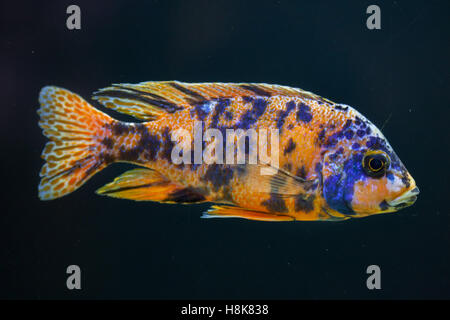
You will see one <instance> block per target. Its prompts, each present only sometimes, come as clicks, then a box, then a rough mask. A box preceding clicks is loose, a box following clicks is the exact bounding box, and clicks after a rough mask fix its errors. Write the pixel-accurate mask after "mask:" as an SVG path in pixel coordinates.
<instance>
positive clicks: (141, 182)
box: [96, 169, 205, 203]
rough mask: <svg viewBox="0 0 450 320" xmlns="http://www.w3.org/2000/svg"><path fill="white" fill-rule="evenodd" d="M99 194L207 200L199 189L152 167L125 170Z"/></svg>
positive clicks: (166, 200)
mask: <svg viewBox="0 0 450 320" xmlns="http://www.w3.org/2000/svg"><path fill="white" fill-rule="evenodd" d="M96 192H97V194H100V195H105V196H109V197H113V198H121V199H129V200H135V201H157V202H167V203H195V202H202V201H205V198H204V197H203V195H201V194H200V193H198V192H197V191H195V190H193V189H191V188H188V187H184V186H180V185H178V184H176V183H173V182H171V181H169V180H167V179H166V178H165V177H164V176H163V175H161V174H160V173H159V172H157V171H154V170H150V169H134V170H130V171H127V172H125V173H124V174H122V175H120V176H119V177H117V178H115V179H114V181H113V182H111V183H108V184H106V185H104V186H103V187H101V188H100V189H98V190H97V191H96Z"/></svg>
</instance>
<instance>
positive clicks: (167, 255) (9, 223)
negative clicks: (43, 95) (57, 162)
mask: <svg viewBox="0 0 450 320" xmlns="http://www.w3.org/2000/svg"><path fill="white" fill-rule="evenodd" d="M69 4H72V1H55V2H54V3H50V2H42V3H37V2H31V1H30V2H23V1H8V2H6V1H5V2H2V5H1V13H0V14H1V28H2V29H1V56H0V57H1V59H0V64H1V66H0V70H1V72H0V81H1V82H0V84H1V95H2V99H1V101H2V105H1V110H2V111H3V112H2V116H1V117H0V124H1V125H0V130H1V135H0V136H1V142H2V144H1V150H2V151H1V154H2V157H1V158H2V160H1V161H2V166H1V168H2V179H1V182H2V199H3V200H2V206H1V208H2V209H1V214H0V221H1V222H0V237H1V239H0V240H1V251H0V297H2V298H255V299H259V298H275V299H285V298H289V299H321V298H344V299H345V298H364V299H366V298H368V299H372V298H373V299H378V298H380V299H381V298H384V299H398V298H401V299H403V298H447V299H448V298H450V275H449V273H450V250H449V245H450V216H449V214H450V213H449V210H448V200H449V196H450V194H449V170H448V166H449V156H450V154H449V131H448V124H449V116H450V113H449V107H450V87H449V70H450V69H449V67H450V63H449V62H450V59H449V54H450V46H449V36H450V33H449V31H450V23H449V19H448V12H449V9H450V6H449V4H448V2H446V1H442V2H437V1H433V2H432V3H429V2H428V1H377V2H376V4H378V5H379V6H380V8H381V26H382V29H381V30H374V31H371V30H368V29H367V28H366V18H367V16H368V15H367V14H366V13H365V12H366V8H367V6H368V5H370V4H373V3H372V2H371V1H353V2H345V4H340V2H337V1H327V2H322V1H309V2H300V1H296V2H294V1H283V0H281V1H258V2H256V1H255V2H244V1H242V2H241V1H239V2H238V1H147V2H140V1H123V2H118V1H108V2H105V3H103V4H100V3H97V2H95V3H94V1H76V4H78V5H79V6H80V7H81V12H82V22H81V23H82V29H81V30H79V31H69V30H68V29H67V28H66V26H65V19H66V17H67V14H66V13H65V11H66V8H67V6H68V5H69ZM172 79H176V80H181V81H186V82H204V81H208V82H210V81H220V82H266V83H277V84H284V85H290V86H294V87H300V88H303V89H306V90H309V91H313V92H316V93H318V94H320V95H322V96H325V97H327V98H330V99H332V100H334V101H337V102H343V103H346V104H349V105H352V106H354V107H355V108H357V109H358V110H359V111H360V112H362V113H363V114H364V115H366V116H367V117H368V118H369V119H371V120H372V121H373V122H374V123H375V124H376V125H378V126H381V125H382V124H383V123H384V122H385V120H386V119H387V118H388V117H389V115H392V116H391V118H390V120H389V122H388V123H387V125H386V126H385V128H384V130H383V132H384V134H385V135H386V137H388V139H389V141H390V143H391V144H392V146H393V147H394V149H395V150H396V152H397V154H398V155H399V156H400V158H401V159H402V161H403V162H404V163H405V165H406V166H407V168H408V169H409V171H410V172H411V174H412V175H413V176H414V178H415V179H416V182H417V184H418V186H419V187H420V190H421V194H420V196H419V199H418V201H417V203H416V204H415V205H414V206H413V207H410V208H407V209H405V210H403V211H400V212H399V213H396V214H387V215H379V216H374V217H370V218H366V219H359V220H358V219H355V220H349V221H345V222H341V223H327V222H312V223H301V222H299V223H265V222H254V221H247V220H239V219H219V220H214V219H210V220H205V219H200V218H199V217H200V215H201V213H202V212H203V211H204V210H205V209H206V208H207V207H208V205H192V206H175V205H162V204H155V203H135V202H131V201H126V200H116V199H111V198H106V197H99V196H97V195H95V194H94V191H95V190H96V189H97V188H99V187H100V186H102V185H104V184H105V183H107V182H109V181H111V180H112V179H113V178H114V177H115V176H117V175H119V174H120V173H122V172H124V171H126V170H127V169H129V168H130V167H131V166H129V165H121V164H115V165H112V166H110V167H108V168H107V169H106V170H104V171H102V172H101V173H99V174H98V175H96V176H95V177H94V178H93V179H91V180H90V181H89V182H88V183H86V184H85V185H84V186H83V187H82V188H81V189H79V190H78V191H76V192H74V193H73V194H71V195H69V196H67V197H64V198H62V199H59V200H55V201H51V202H41V201H39V200H38V198H37V185H38V183H39V177H38V172H39V170H40V167H41V166H42V164H43V161H42V160H41V159H40V153H41V150H42V148H43V146H44V144H45V141H46V140H45V139H44V137H43V136H42V134H41V130H40V129H39V128H38V126H37V122H38V116H37V114H36V110H37V108H38V102H37V97H38V92H39V90H40V88H41V87H43V86H44V85H48V84H54V85H58V86H62V87H65V88H68V89H70V90H72V91H74V92H77V93H79V94H80V95H81V96H83V97H86V98H89V97H90V95H91V93H92V92H93V91H95V90H97V89H98V88H102V87H105V86H108V85H109V84H111V83H120V82H128V83H136V82H141V81H148V80H172ZM72 264H76V265H79V266H80V267H81V270H82V290H80V291H69V290H67V288H66V277H67V274H66V268H67V266H68V265H72ZM372 264H376V265H379V266H380V268H381V285H382V289H381V290H374V291H370V290H368V289H367V288H366V278H367V274H366V268H367V266H369V265H372Z"/></svg>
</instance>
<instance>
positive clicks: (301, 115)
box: [297, 102, 312, 123]
mask: <svg viewBox="0 0 450 320" xmlns="http://www.w3.org/2000/svg"><path fill="white" fill-rule="evenodd" d="M311 120H312V114H311V108H310V107H309V106H308V105H306V104H304V103H303V102H302V103H300V104H299V105H298V111H297V121H303V122H306V123H308V122H310V121H311Z"/></svg>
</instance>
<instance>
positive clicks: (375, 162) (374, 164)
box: [369, 158, 383, 171]
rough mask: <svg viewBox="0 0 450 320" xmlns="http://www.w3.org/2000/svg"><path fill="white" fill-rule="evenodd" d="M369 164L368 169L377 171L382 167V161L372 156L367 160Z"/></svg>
mask: <svg viewBox="0 0 450 320" xmlns="http://www.w3.org/2000/svg"><path fill="white" fill-rule="evenodd" d="M369 165H370V169H372V170H374V171H378V170H380V169H381V168H383V161H381V160H380V159H378V158H372V159H370V161H369Z"/></svg>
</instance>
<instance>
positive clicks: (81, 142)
mask: <svg viewBox="0 0 450 320" xmlns="http://www.w3.org/2000/svg"><path fill="white" fill-rule="evenodd" d="M39 103H40V108H39V110H38V114H39V117H40V119H39V126H40V127H41V128H42V131H43V134H44V135H45V136H46V137H47V138H49V139H50V141H49V142H47V144H46V145H45V148H44V150H43V151H42V155H41V156H42V158H43V159H44V160H45V161H46V163H45V164H44V165H43V167H42V169H41V171H40V173H39V175H40V176H41V181H40V183H39V198H40V199H41V200H52V199H56V198H59V197H62V196H64V195H67V194H69V193H71V192H73V191H75V190H76V189H78V188H79V187H80V186H81V185H83V183H85V182H86V181H87V180H89V179H90V178H91V177H92V176H93V175H94V174H95V173H96V172H98V171H100V170H101V169H103V168H105V167H106V166H107V165H108V163H107V162H105V161H104V159H102V158H101V157H100V155H99V150H101V147H102V146H101V143H100V142H99V141H100V140H101V139H102V138H106V137H107V136H106V133H105V131H104V126H105V125H106V124H108V123H111V122H112V121H113V119H112V118H110V117H109V116H108V115H106V114H104V113H103V112H101V111H99V110H97V109H95V108H94V107H92V106H91V105H90V104H89V103H88V102H86V101H85V100H83V98H81V97H80V96H78V95H77V94H75V93H73V92H70V91H69V90H66V89H62V88H58V87H54V86H47V87H44V88H42V90H41V92H40V94H39Z"/></svg>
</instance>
